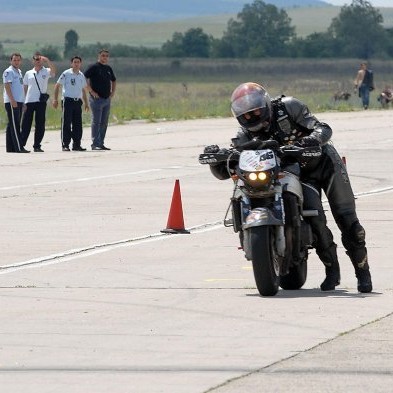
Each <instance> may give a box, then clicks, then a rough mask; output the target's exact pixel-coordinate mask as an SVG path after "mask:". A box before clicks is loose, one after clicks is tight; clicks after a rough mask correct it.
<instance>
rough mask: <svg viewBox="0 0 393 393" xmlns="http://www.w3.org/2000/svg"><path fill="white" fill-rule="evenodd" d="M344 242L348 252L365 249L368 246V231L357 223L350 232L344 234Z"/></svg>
mask: <svg viewBox="0 0 393 393" xmlns="http://www.w3.org/2000/svg"><path fill="white" fill-rule="evenodd" d="M342 241H343V244H344V247H345V248H346V249H347V250H353V249H359V248H363V247H364V246H365V244H366V231H365V230H364V228H363V227H362V226H361V225H360V223H359V221H355V222H354V223H353V224H352V225H351V227H350V228H349V230H348V231H346V232H343V233H342Z"/></svg>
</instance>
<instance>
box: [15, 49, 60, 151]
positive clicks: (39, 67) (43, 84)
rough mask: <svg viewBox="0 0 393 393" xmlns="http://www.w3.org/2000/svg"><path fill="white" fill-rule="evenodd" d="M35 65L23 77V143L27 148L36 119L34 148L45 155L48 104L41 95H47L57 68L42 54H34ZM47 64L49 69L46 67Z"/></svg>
mask: <svg viewBox="0 0 393 393" xmlns="http://www.w3.org/2000/svg"><path fill="white" fill-rule="evenodd" d="M33 63H34V67H33V68H32V69H31V70H29V71H27V72H26V73H25V76H24V77H23V85H24V89H25V94H26V98H25V105H26V107H25V110H24V114H23V118H22V142H23V145H24V146H25V145H26V143H27V140H28V138H29V135H30V131H31V126H32V124H33V117H35V132H34V144H33V148H34V151H35V152H36V153H43V152H44V150H43V149H42V148H41V142H42V140H43V138H44V134H45V122H46V106H47V102H46V101H42V100H41V94H44V93H47V90H48V81H49V78H53V77H54V76H55V74H56V66H55V65H54V64H53V63H52V62H51V61H50V60H49V59H48V58H47V57H45V56H43V55H41V53H40V52H36V53H34V55H33ZM45 63H46V64H47V65H48V67H44V64H45Z"/></svg>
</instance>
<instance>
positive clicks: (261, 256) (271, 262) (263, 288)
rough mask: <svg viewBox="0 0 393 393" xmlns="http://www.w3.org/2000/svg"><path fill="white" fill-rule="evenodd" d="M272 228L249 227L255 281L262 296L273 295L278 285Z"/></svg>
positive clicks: (277, 267) (278, 277)
mask: <svg viewBox="0 0 393 393" xmlns="http://www.w3.org/2000/svg"><path fill="white" fill-rule="evenodd" d="M273 233H274V232H273V228H271V227H268V226H261V227H253V228H250V235H251V255H252V266H253V270H254V277H255V282H256V285H257V289H258V292H259V293H260V295H262V296H274V295H275V294H276V293H277V292H278V287H279V279H280V276H279V262H278V258H277V254H276V252H275V250H274V237H273Z"/></svg>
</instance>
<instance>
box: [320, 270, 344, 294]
mask: <svg viewBox="0 0 393 393" xmlns="http://www.w3.org/2000/svg"><path fill="white" fill-rule="evenodd" d="M325 271H326V278H325V279H324V280H323V282H322V284H321V291H334V289H335V288H336V286H337V285H340V279H341V277H340V268H337V267H326V268H325Z"/></svg>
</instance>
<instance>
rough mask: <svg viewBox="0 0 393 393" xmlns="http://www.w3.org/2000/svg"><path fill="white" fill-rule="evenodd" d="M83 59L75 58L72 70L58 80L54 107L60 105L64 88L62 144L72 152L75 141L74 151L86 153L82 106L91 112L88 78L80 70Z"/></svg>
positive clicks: (72, 60)
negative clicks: (83, 142) (83, 138)
mask: <svg viewBox="0 0 393 393" xmlns="http://www.w3.org/2000/svg"><path fill="white" fill-rule="evenodd" d="M81 65H82V58H81V57H79V56H74V57H73V58H72V59H71V68H69V69H68V70H65V71H64V72H63V73H62V74H61V75H60V77H59V79H58V80H57V83H56V85H55V91H54V100H53V107H54V108H55V109H56V108H57V107H58V105H59V102H58V97H59V90H60V87H62V105H61V106H62V109H63V111H62V121H61V144H62V149H63V151H70V147H69V145H70V142H71V139H72V141H73V144H72V150H74V151H85V150H86V149H85V148H83V147H82V146H81V140H82V134H83V127H82V105H83V104H84V106H85V111H88V110H89V104H88V100H87V94H86V90H89V87H88V86H87V82H86V78H85V76H84V75H83V72H82V71H81V70H80V68H81Z"/></svg>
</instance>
